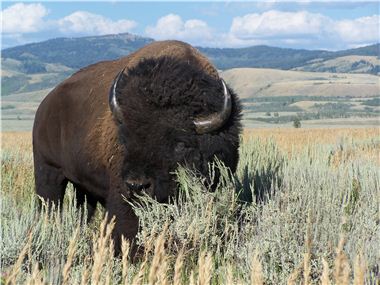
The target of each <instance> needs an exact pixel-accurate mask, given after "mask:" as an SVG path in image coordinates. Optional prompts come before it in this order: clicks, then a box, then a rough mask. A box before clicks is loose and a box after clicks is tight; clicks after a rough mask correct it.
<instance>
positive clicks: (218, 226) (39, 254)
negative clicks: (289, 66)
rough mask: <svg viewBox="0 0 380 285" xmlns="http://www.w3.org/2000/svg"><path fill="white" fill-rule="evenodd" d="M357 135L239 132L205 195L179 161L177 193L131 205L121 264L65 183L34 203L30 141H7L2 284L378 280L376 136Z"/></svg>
mask: <svg viewBox="0 0 380 285" xmlns="http://www.w3.org/2000/svg"><path fill="white" fill-rule="evenodd" d="M300 132H301V130H300ZM302 132H304V131H302ZM310 132H312V131H310ZM363 132H365V130H363ZM291 133H293V134H296V135H297V133H295V131H292V132H291ZM368 133H370V134H371V135H369V136H358V137H356V136H355V138H354V137H353V136H351V137H350V135H349V133H348V136H346V137H342V138H340V139H339V140H338V141H336V143H331V142H328V143H322V142H318V144H316V143H313V142H309V143H304V145H303V146H302V147H300V146H299V145H297V143H293V146H292V145H291V144H292V139H291V136H289V137H288V140H286V138H282V139H283V140H284V141H285V142H286V141H287V144H289V145H286V144H284V142H281V140H277V139H266V138H265V139H260V138H257V135H256V136H255V137H251V136H249V138H248V137H245V138H244V139H242V140H243V143H242V147H241V149H240V163H239V166H238V170H237V173H236V174H232V173H230V171H229V170H228V169H227V168H225V167H224V166H223V164H222V163H220V162H218V161H215V162H214V163H213V164H210V175H214V173H215V171H219V172H220V173H221V179H220V182H219V185H218V187H217V189H216V190H215V192H210V191H209V189H207V188H206V187H205V186H204V183H202V179H203V178H202V177H198V176H197V175H196V174H194V173H192V172H191V171H189V170H188V169H185V168H182V167H179V168H178V170H177V181H178V186H179V193H180V194H179V196H178V198H177V199H175V200H174V201H172V203H170V204H159V203H157V202H155V201H154V200H152V199H150V198H149V197H145V196H143V197H141V199H140V203H139V204H136V205H134V207H135V211H136V213H137V215H138V216H139V218H140V226H141V229H140V231H139V234H138V236H137V241H136V242H137V243H138V245H139V246H140V247H141V250H140V251H141V254H140V256H139V257H138V258H137V259H135V260H133V261H132V260H130V258H129V256H128V252H129V249H130V248H131V247H130V245H129V244H128V242H126V241H125V242H124V243H123V256H121V257H117V258H114V254H113V248H112V241H111V239H110V233H111V230H112V224H110V225H108V226H107V224H106V223H105V222H104V221H105V220H104V216H105V215H106V213H104V211H103V210H102V209H101V208H99V210H98V212H97V215H96V216H95V218H94V220H93V221H92V222H91V223H90V224H86V223H85V222H84V221H85V220H86V217H85V216H86V211H85V209H77V207H76V205H75V199H74V195H75V193H74V192H73V190H72V189H71V190H69V191H68V193H67V195H66V198H65V201H64V204H63V205H62V206H61V208H63V209H56V210H55V211H53V212H51V213H47V212H46V211H45V210H44V209H42V210H41V211H38V210H37V199H38V198H37V197H36V196H35V194H34V186H33V183H34V182H33V167H32V157H31V153H30V149H29V148H28V147H25V145H23V144H21V143H19V142H17V141H16V140H15V142H14V144H13V145H11V144H10V145H7V146H5V147H3V150H2V173H1V174H2V180H1V186H2V187H1V242H0V246H1V248H0V254H1V274H2V281H3V282H5V283H17V284H19V283H30V284H32V283H33V284H145V283H149V284H211V283H212V284H233V283H236V284H301V283H302V284H321V283H322V284H350V283H353V284H378V282H380V281H379V280H380V277H379V264H380V246H379V245H380V214H379V209H380V187H379V185H380V173H379V165H378V161H377V158H373V159H371V157H372V155H373V154H377V155H378V154H379V149H380V147H379V145H380V141H379V138H378V137H377V136H376V135H372V134H374V132H373V130H371V131H368ZM13 136H14V135H13ZM265 136H266V135H265ZM16 137H17V135H16ZM305 141H306V139H305ZM284 145H285V146H286V147H284ZM18 146H19V147H18ZM368 153H370V154H371V155H365V154H368ZM357 154H360V155H357Z"/></svg>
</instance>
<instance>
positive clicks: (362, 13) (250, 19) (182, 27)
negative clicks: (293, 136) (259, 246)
mask: <svg viewBox="0 0 380 285" xmlns="http://www.w3.org/2000/svg"><path fill="white" fill-rule="evenodd" d="M379 19H380V17H379V2H378V1H374V2H365V1H360V2H355V1H350V2H342V1H333V2H332V1H329V2H313V1H306V2H305V1H304V2H284V1H276V2H231V1H230V2H215V1H214V2H125V1H124V2H121V1H112V2H57V1H55V2H44V1H40V2H30V1H29V2H16V1H12V2H2V8H1V21H2V27H3V29H2V48H6V47H11V46H15V45H20V44H25V43H29V42H37V41H42V40H47V39H50V38H55V37H79V36H89V35H102V34H113V33H123V32H130V33H134V34H138V35H141V36H146V37H152V38H154V39H156V40H164V39H178V40H183V41H186V42H189V43H191V44H193V45H198V46H211V47H246V46H251V45H258V44H266V45H271V46H280V47H290V48H306V49H328V50H339V49H346V48H353V47H358V46H363V45H368V44H372V43H376V42H379V37H380V35H379Z"/></svg>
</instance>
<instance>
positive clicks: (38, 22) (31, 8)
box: [0, 3, 49, 34]
mask: <svg viewBox="0 0 380 285" xmlns="http://www.w3.org/2000/svg"><path fill="white" fill-rule="evenodd" d="M48 13H49V11H48V9H46V8H45V6H43V5H42V4H23V3H17V4H14V5H12V6H10V7H8V8H6V9H4V10H2V11H1V14H0V15H1V16H0V18H1V22H2V25H3V29H2V32H3V33H7V34H11V33H15V34H22V33H32V32H38V31H40V30H41V29H43V28H44V26H45V22H44V19H43V18H44V17H45V16H46V15H48Z"/></svg>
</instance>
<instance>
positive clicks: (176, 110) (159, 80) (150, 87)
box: [119, 56, 241, 131]
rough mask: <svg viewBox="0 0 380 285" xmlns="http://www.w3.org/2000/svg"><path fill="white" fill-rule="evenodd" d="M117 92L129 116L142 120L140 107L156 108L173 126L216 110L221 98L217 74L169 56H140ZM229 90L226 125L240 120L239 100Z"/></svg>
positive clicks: (221, 88) (220, 106)
mask: <svg viewBox="0 0 380 285" xmlns="http://www.w3.org/2000/svg"><path fill="white" fill-rule="evenodd" d="M119 92H120V93H121V95H122V96H120V98H121V99H120V102H119V103H120V106H121V108H122V109H123V111H124V113H125V114H127V115H128V118H129V119H132V120H137V121H139V122H141V121H143V119H144V118H142V116H144V115H143V114H142V113H141V112H139V110H140V111H142V110H143V111H144V112H146V115H147V116H149V117H152V116H154V114H153V113H155V112H157V113H158V114H159V116H161V117H162V116H165V115H167V116H166V119H167V120H169V121H172V122H174V124H173V126H175V125H178V123H179V122H187V126H189V124H190V123H191V122H192V120H193V118H194V117H196V116H199V115H208V114H211V113H215V112H218V111H219V110H220V109H221V108H222V104H223V100H224V98H223V86H222V83H221V80H220V79H219V78H218V79H217V78H215V77H214V76H212V75H209V74H208V73H206V72H205V71H204V70H202V69H200V68H198V67H197V66H195V65H194V64H190V63H189V62H186V61H183V60H180V59H177V58H172V57H168V56H163V57H159V58H148V59H143V60H141V61H140V62H139V63H138V64H137V65H136V66H134V67H133V68H131V69H129V70H127V71H126V74H125V75H124V78H123V80H122V85H121V88H120V91H119ZM230 93H231V94H232V96H233V108H232V113H231V117H230V121H231V123H230V122H228V123H227V124H226V126H225V127H228V125H232V122H235V123H236V122H238V121H239V120H240V112H241V108H240V104H239V102H238V99H237V96H236V95H235V93H234V92H233V91H232V90H231V89H230ZM149 109H150V110H151V111H152V112H153V113H152V112H149V111H148V110H149ZM132 117H133V118H132ZM157 119H158V118H157ZM183 127H184V126H183ZM235 127H236V125H235ZM239 131H240V130H239Z"/></svg>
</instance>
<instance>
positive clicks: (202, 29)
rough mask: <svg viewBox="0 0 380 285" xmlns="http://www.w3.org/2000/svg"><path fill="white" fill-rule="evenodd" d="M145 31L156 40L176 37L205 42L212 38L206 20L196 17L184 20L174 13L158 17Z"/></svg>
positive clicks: (193, 41) (191, 41) (192, 41)
mask: <svg viewBox="0 0 380 285" xmlns="http://www.w3.org/2000/svg"><path fill="white" fill-rule="evenodd" d="M145 33H146V35H147V36H149V37H152V38H154V39H157V40H165V39H177V40H184V41H188V42H190V43H196V44H204V43H207V42H209V41H210V40H211V39H212V38H213V36H212V30H211V28H210V27H209V26H208V25H207V23H206V22H204V21H201V20H198V19H190V20H187V21H184V20H182V18H181V17H180V16H178V15H176V14H168V15H166V16H164V17H162V18H160V19H158V21H157V23H156V25H155V26H148V27H147V28H146V29H145Z"/></svg>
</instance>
